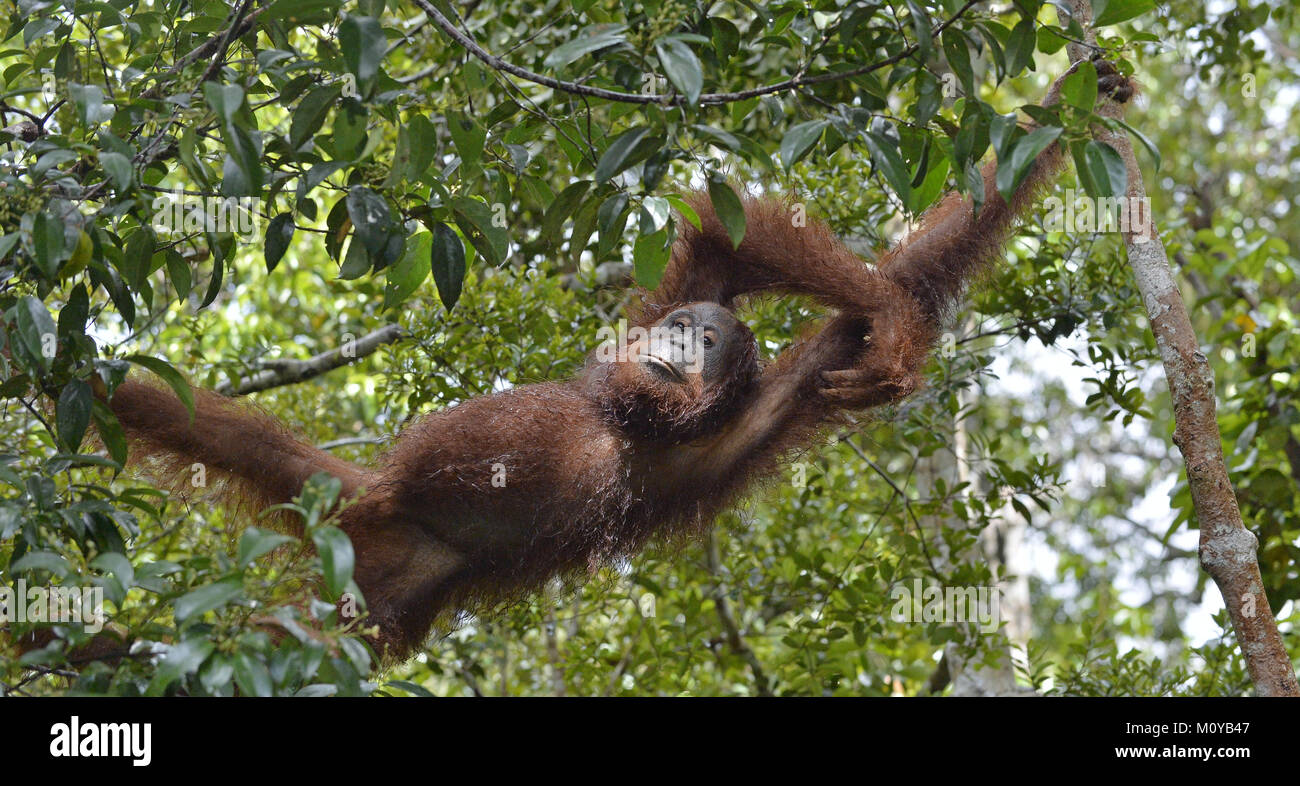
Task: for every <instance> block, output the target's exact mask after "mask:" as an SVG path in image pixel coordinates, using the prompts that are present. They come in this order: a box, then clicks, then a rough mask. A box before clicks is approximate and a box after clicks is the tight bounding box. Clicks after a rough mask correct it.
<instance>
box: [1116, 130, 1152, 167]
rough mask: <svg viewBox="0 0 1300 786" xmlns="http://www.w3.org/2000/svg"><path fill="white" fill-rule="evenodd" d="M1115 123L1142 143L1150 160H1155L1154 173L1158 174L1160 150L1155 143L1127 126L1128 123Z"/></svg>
mask: <svg viewBox="0 0 1300 786" xmlns="http://www.w3.org/2000/svg"><path fill="white" fill-rule="evenodd" d="M1115 122H1116V123H1119V124H1120V126H1121V127H1123V129H1124V130H1125V131H1127V132H1129V133H1130V134H1132V135H1133V136H1135V137H1137V138H1138V141H1139V142H1141V143H1142V146H1143V147H1145V148H1146V150H1147V152H1148V153H1150V154H1151V158H1152V159H1154V160H1155V168H1156V171H1157V172H1159V171H1160V162H1161V159H1160V148H1158V147H1156V144H1155V142H1152V141H1151V140H1150V139H1148V138H1147V135H1146V134H1144V133H1142V132H1141V131H1139V130H1137V129H1136V128H1134V127H1133V126H1131V125H1129V124H1128V123H1125V122H1124V121H1123V120H1116V121H1115Z"/></svg>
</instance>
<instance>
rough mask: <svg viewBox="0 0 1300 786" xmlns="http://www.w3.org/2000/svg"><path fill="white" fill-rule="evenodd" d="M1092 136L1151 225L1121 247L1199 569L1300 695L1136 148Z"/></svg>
mask: <svg viewBox="0 0 1300 786" xmlns="http://www.w3.org/2000/svg"><path fill="white" fill-rule="evenodd" d="M1070 7H1071V11H1072V13H1073V14H1074V17H1075V18H1076V19H1078V20H1079V23H1080V24H1081V25H1082V26H1083V27H1084V29H1085V30H1087V31H1088V36H1089V39H1090V40H1091V38H1092V36H1093V32H1092V30H1091V24H1092V7H1091V5H1090V4H1089V3H1088V0H1070ZM1087 56H1088V54H1087V50H1086V49H1085V47H1082V46H1076V45H1073V44H1072V45H1070V58H1071V60H1076V61H1077V60H1080V59H1083V58H1084V57H1087ZM1095 136H1096V138H1097V139H1098V140H1099V141H1102V142H1105V143H1106V144H1109V145H1110V146H1111V147H1112V148H1114V149H1115V152H1117V153H1119V155H1120V157H1121V158H1122V159H1123V160H1124V164H1125V166H1126V167H1127V169H1128V194H1127V196H1128V200H1129V215H1130V216H1134V214H1135V213H1138V212H1139V211H1142V212H1144V213H1145V214H1146V215H1145V216H1142V215H1140V214H1139V215H1138V218H1142V217H1145V218H1146V219H1148V220H1146V221H1141V220H1133V221H1130V223H1129V226H1127V227H1124V228H1123V230H1124V243H1125V246H1126V247H1127V249H1128V261H1129V266H1130V267H1131V268H1133V277H1134V279H1135V280H1136V282H1137V286H1138V290H1139V291H1140V292H1141V294H1142V302H1143V303H1144V304H1145V305H1146V311H1147V319H1148V321H1149V322H1150V324H1151V332H1152V333H1153V334H1154V335H1155V339H1156V346H1157V347H1159V349H1160V358H1161V361H1162V362H1163V364H1164V367H1165V376H1166V378H1167V379H1168V382H1169V393H1170V397H1171V398H1172V400H1173V406H1174V444H1175V445H1177V446H1178V448H1179V450H1180V451H1181V452H1182V454H1183V461H1184V463H1185V464H1186V466H1187V484H1188V487H1189V488H1190V490H1191V494H1192V506H1193V508H1194V509H1195V512H1196V518H1197V520H1198V522H1199V524H1200V528H1201V538H1200V557H1201V567H1202V568H1203V569H1204V570H1205V572H1206V573H1208V574H1209V575H1210V577H1211V578H1212V579H1214V583H1215V584H1216V585H1218V587H1219V591H1220V592H1221V593H1222V594H1223V602H1224V605H1225V606H1227V609H1228V615H1229V616H1230V617H1231V619H1232V627H1233V630H1234V631H1236V635H1237V641H1238V643H1239V644H1240V646H1241V654H1242V657H1243V658H1245V661H1246V668H1247V669H1248V670H1249V672H1250V678H1251V681H1252V682H1253V683H1254V685H1255V692H1256V694H1257V695H1259V696H1300V685H1298V684H1297V682H1296V676H1295V671H1294V669H1293V668H1292V666H1291V658H1290V656H1288V655H1287V652H1286V649H1285V648H1284V647H1283V644H1282V636H1281V634H1279V633H1278V630H1277V622H1276V620H1274V618H1273V612H1272V610H1271V609H1270V607H1269V605H1268V597H1267V596H1266V595H1265V594H1264V581H1263V578H1262V577H1261V576H1260V572H1259V561H1258V557H1257V556H1256V550H1257V549H1258V547H1259V541H1258V539H1257V538H1256V537H1255V534H1254V533H1252V532H1251V531H1250V530H1248V529H1246V526H1245V525H1244V524H1243V523H1242V521H1241V511H1240V510H1239V509H1238V507H1237V498H1236V495H1235V494H1234V493H1233V489H1232V484H1231V482H1230V481H1229V480H1228V468H1227V466H1226V465H1225V464H1224V460H1223V441H1222V437H1221V436H1220V435H1219V424H1218V421H1217V420H1216V418H1215V398H1214V371H1213V370H1212V369H1211V368H1210V364H1209V362H1208V360H1207V359H1206V357H1205V355H1204V354H1203V353H1202V352H1201V351H1200V348H1199V347H1198V344H1197V339H1196V334H1195V333H1194V332H1193V330H1192V322H1191V319H1190V318H1189V317H1188V314H1187V306H1186V304H1184V303H1183V298H1182V294H1181V293H1180V292H1179V291H1178V286H1177V284H1175V283H1174V278H1173V273H1172V271H1171V270H1170V267H1169V257H1168V255H1167V254H1166V252H1165V247H1164V244H1163V243H1162V242H1161V241H1160V236H1159V233H1158V232H1156V231H1155V226H1154V223H1153V222H1152V221H1151V220H1150V218H1151V216H1150V210H1151V208H1150V202H1149V201H1148V200H1147V195H1146V186H1145V184H1144V183H1143V181H1142V170H1141V169H1139V168H1138V165H1137V158H1136V157H1135V156H1134V154H1133V145H1132V143H1130V142H1129V138H1128V136H1127V134H1125V133H1124V132H1123V131H1110V130H1107V129H1098V130H1097V131H1096V133H1095ZM1132 227H1145V231H1144V232H1142V233H1138V232H1136V231H1134V230H1133V229H1132Z"/></svg>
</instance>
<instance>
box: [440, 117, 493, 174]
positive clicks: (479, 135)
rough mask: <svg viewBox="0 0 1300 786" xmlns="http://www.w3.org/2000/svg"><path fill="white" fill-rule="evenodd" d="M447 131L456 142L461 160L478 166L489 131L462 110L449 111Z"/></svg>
mask: <svg viewBox="0 0 1300 786" xmlns="http://www.w3.org/2000/svg"><path fill="white" fill-rule="evenodd" d="M447 131H448V132H449V133H450V134H451V141H452V142H454V143H455V144H456V152H457V153H459V154H460V160H461V161H464V162H465V163H466V164H467V165H469V166H478V164H479V162H480V161H481V160H482V159H483V143H484V141H485V140H486V139H487V132H486V131H485V130H483V127H482V126H480V125H479V124H478V121H476V120H475V119H474V118H472V117H469V116H468V115H466V114H464V113H462V112H448V113H447Z"/></svg>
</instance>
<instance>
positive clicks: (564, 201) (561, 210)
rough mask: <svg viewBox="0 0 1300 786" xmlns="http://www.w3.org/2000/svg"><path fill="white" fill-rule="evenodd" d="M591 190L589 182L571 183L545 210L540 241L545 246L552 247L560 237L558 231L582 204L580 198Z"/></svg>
mask: <svg viewBox="0 0 1300 786" xmlns="http://www.w3.org/2000/svg"><path fill="white" fill-rule="evenodd" d="M590 188H591V181H590V180H579V181H578V182H576V183H571V184H569V185H568V186H567V187H565V189H564V190H563V191H561V192H560V193H559V196H557V197H555V201H553V202H552V203H551V206H550V207H548V208H547V209H546V216H545V217H544V218H543V219H542V233H541V240H542V242H543V243H545V244H547V245H552V244H554V243H555V242H556V240H557V239H558V238H559V236H560V231H561V230H562V229H563V228H564V222H565V221H567V220H568V219H569V216H571V215H573V211H575V210H577V209H578V206H579V205H581V204H582V198H583V197H585V196H586V195H587V190H588V189H590Z"/></svg>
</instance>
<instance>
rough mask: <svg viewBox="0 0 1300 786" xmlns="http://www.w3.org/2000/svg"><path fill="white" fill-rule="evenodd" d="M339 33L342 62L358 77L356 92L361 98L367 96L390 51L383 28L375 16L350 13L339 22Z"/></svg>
mask: <svg viewBox="0 0 1300 786" xmlns="http://www.w3.org/2000/svg"><path fill="white" fill-rule="evenodd" d="M338 36H339V48H340V49H341V50H343V62H344V63H345V64H346V65H347V68H348V71H350V72H351V73H352V75H353V76H355V77H356V79H357V92H358V93H360V95H361V97H363V98H364V97H367V96H369V95H370V90H371V88H373V87H374V84H375V79H376V78H377V77H378V76H379V66H380V64H381V63H382V62H383V60H384V53H385V52H386V51H387V50H388V39H387V38H385V37H384V28H383V27H381V26H380V24H379V20H378V19H375V18H373V17H369V16H351V15H349V16H347V17H344V19H343V21H342V22H341V23H340V24H339V32H338Z"/></svg>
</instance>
